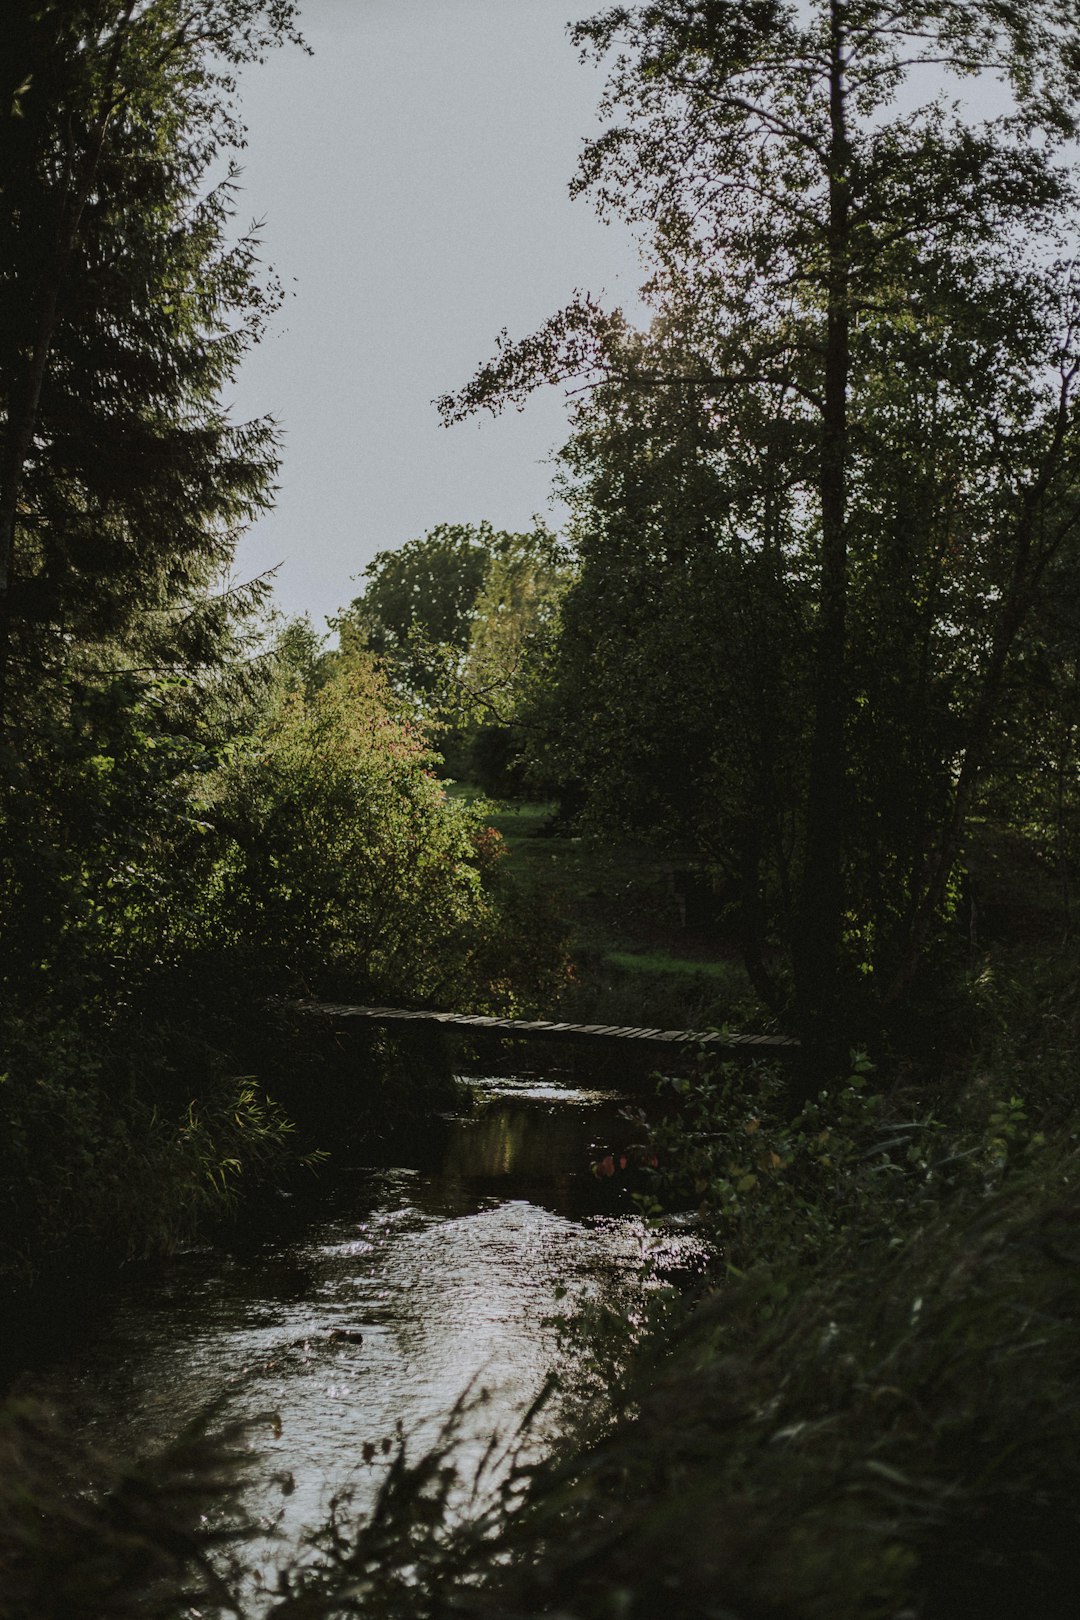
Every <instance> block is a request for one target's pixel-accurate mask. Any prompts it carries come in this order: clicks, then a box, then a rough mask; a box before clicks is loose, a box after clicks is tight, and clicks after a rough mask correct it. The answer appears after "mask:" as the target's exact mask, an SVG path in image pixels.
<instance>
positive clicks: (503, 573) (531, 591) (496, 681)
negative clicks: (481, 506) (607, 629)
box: [334, 523, 567, 794]
mask: <svg viewBox="0 0 1080 1620" xmlns="http://www.w3.org/2000/svg"><path fill="white" fill-rule="evenodd" d="M364 578H365V579H366V580H367V582H368V583H367V584H366V586H365V588H364V591H363V594H362V595H360V596H358V597H357V598H356V600H355V601H354V602H353V603H352V604H351V605H350V606H349V607H348V608H347V609H346V610H345V612H344V613H343V614H342V615H341V616H340V618H339V619H338V620H336V621H334V623H335V628H336V629H337V630H338V631H339V633H340V637H341V648H342V656H343V658H344V660H345V661H346V662H347V661H348V658H349V657H350V656H351V654H352V652H353V650H354V649H356V648H359V649H366V650H367V651H370V652H374V653H376V654H377V655H378V656H379V657H380V658H381V659H382V660H383V661H384V663H385V665H386V668H387V669H388V671H389V672H390V675H391V679H392V680H393V681H394V683H395V685H396V686H397V688H398V690H399V691H401V692H402V693H403V694H406V695H408V696H409V697H411V698H412V699H413V700H414V701H415V702H416V703H417V704H418V705H419V707H420V709H421V711H422V712H423V713H424V714H425V715H426V717H427V718H428V719H429V720H433V721H435V722H436V723H437V724H438V725H439V727H440V728H441V730H442V733H443V736H442V739H441V747H442V750H443V753H444V755H445V756H446V759H447V764H448V768H449V771H450V774H455V775H456V774H462V775H464V776H466V777H468V778H469V779H470V780H473V781H476V782H478V783H479V784H480V785H481V786H482V787H483V788H484V789H485V791H489V792H492V793H496V794H498V793H506V792H513V791H515V790H520V786H521V781H520V773H518V774H517V775H515V757H516V755H517V754H519V753H520V741H519V739H518V737H517V734H516V729H515V726H516V722H517V721H518V720H519V719H520V715H521V710H522V708H523V706H524V702H525V695H526V693H527V692H528V691H529V689H530V685H531V683H532V682H533V681H534V679H535V672H536V668H537V662H538V655H539V653H540V650H541V649H542V648H543V647H544V646H546V644H547V641H548V638H549V636H550V634H551V631H552V629H553V626H554V623H555V619H556V614H557V608H558V602H559V599H560V596H561V594H562V591H563V589H564V588H565V584H566V578H567V570H566V557H565V554H564V551H563V548H562V547H561V546H560V544H559V542H558V541H557V540H556V539H555V537H554V536H553V535H552V534H551V533H550V532H549V531H548V530H547V529H545V528H544V527H543V526H542V525H540V526H538V527H537V528H536V529H534V530H531V531H530V532H529V533H527V534H510V533H506V532H504V531H501V530H495V529H493V528H492V526H491V525H490V524H489V523H480V524H477V525H465V524H440V525H439V526H438V527H437V528H435V529H432V530H431V532H430V533H429V534H426V535H424V536H423V537H422V538H421V539H419V540H410V541H408V542H407V544H405V545H404V546H401V547H400V548H399V549H398V550H396V551H382V552H379V553H378V555H377V556H376V557H375V558H374V559H373V561H372V562H371V563H370V564H369V565H368V567H367V568H366V569H365V571H364Z"/></svg>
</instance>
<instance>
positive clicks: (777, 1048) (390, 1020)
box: [284, 1001, 800, 1058]
mask: <svg viewBox="0 0 1080 1620" xmlns="http://www.w3.org/2000/svg"><path fill="white" fill-rule="evenodd" d="M284 1005H285V1006H286V1008H288V1009H289V1010H290V1011H292V1012H299V1013H310V1014H313V1015H315V1016H317V1017H322V1018H327V1019H331V1020H333V1021H335V1022H337V1021H339V1020H350V1021H351V1020H354V1019H355V1020H358V1021H365V1022H367V1023H369V1024H375V1025H384V1026H393V1025H395V1024H426V1025H436V1026H439V1027H441V1028H442V1029H444V1030H447V1031H453V1030H460V1031H461V1032H462V1033H463V1034H480V1033H486V1034H489V1035H499V1036H502V1037H504V1038H506V1039H512V1040H519V1039H527V1040H532V1039H537V1040H548V1041H563V1042H567V1043H573V1044H575V1045H578V1046H580V1045H584V1044H589V1043H599V1042H601V1041H608V1042H610V1041H637V1042H640V1043H642V1044H644V1045H649V1044H651V1045H654V1046H664V1047H669V1048H670V1047H682V1048H683V1049H684V1050H685V1048H687V1047H704V1048H705V1049H706V1050H708V1051H719V1052H723V1053H725V1054H727V1055H729V1056H739V1057H770V1058H792V1057H795V1056H796V1054H797V1053H798V1052H799V1050H800V1043H799V1042H798V1041H797V1040H795V1039H794V1038H793V1037H792V1036H790V1035H733V1034H731V1033H730V1032H729V1031H727V1030H702V1029H637V1028H633V1027H630V1026H626V1025H621V1024H557V1023H551V1022H549V1021H548V1020H546V1019H540V1018H487V1017H484V1016H482V1015H480V1014H477V1013H447V1012H423V1011H414V1010H412V1009H409V1008H405V1007H350V1006H342V1005H339V1004H337V1003H334V1002H325V1001H289V1002H286V1003H285V1004H284Z"/></svg>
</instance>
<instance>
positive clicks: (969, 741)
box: [443, 0, 1078, 1068]
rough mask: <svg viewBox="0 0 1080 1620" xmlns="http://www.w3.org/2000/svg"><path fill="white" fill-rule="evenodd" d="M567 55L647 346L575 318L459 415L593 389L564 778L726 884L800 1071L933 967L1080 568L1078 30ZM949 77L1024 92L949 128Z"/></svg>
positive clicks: (876, 28) (874, 31)
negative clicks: (637, 550)
mask: <svg viewBox="0 0 1080 1620" xmlns="http://www.w3.org/2000/svg"><path fill="white" fill-rule="evenodd" d="M574 35H575V38H576V40H577V42H578V43H579V44H580V46H581V47H582V50H583V51H584V52H585V53H587V54H595V55H596V56H598V57H600V58H602V59H604V60H605V61H606V63H607V64H608V67H609V69H610V76H609V83H608V90H607V95H606V98H605V102H604V104H603V109H602V110H603V112H604V114H605V115H606V117H607V127H606V128H605V129H604V131H603V132H602V133H601V134H600V135H599V136H598V137H597V138H596V139H594V140H592V141H591V142H589V143H588V145H587V146H586V148H585V153H584V157H583V160H582V165H581V169H580V171H579V176H578V180H577V182H576V189H577V190H579V191H581V192H588V193H589V194H590V195H591V196H592V197H593V198H594V200H595V201H596V203H597V206H598V208H599V210H600V212H601V213H602V214H608V215H619V216H621V217H622V218H624V219H625V220H627V221H629V222H630V223H631V224H632V225H633V226H634V227H636V228H637V229H638V230H639V232H640V233H641V236H642V239H643V243H644V247H645V251H646V257H647V265H648V270H649V281H648V283H647V287H646V296H647V297H648V298H649V299H650V300H651V303H652V305H653V308H654V310H655V312H656V313H655V320H654V322H653V325H652V327H651V329H650V330H649V331H648V332H647V333H645V334H635V333H633V332H631V331H630V330H629V329H628V327H627V325H626V323H625V321H624V320H622V319H621V318H619V317H617V316H607V315H605V314H604V313H603V312H602V311H600V310H598V309H597V308H596V307H595V306H594V305H593V304H592V303H591V302H590V301H589V300H579V301H577V302H576V303H575V304H572V305H571V306H569V307H568V309H566V310H565V311H563V312H562V314H561V315H559V316H556V317H554V318H553V319H552V321H550V322H549V323H548V324H547V325H546V326H545V327H544V328H543V329H542V330H541V331H540V332H539V333H537V334H536V335H535V336H534V337H532V338H527V339H525V340H523V341H521V342H519V343H512V342H510V341H509V340H508V339H505V338H504V339H503V340H502V341H501V343H500V348H499V351H498V354H497V355H496V357H495V359H494V360H493V361H492V362H491V363H490V364H489V365H488V366H486V367H484V368H482V369H481V371H480V372H479V373H478V374H477V377H476V378H475V379H474V381H473V382H472V383H471V384H469V385H468V386H467V387H466V388H465V389H463V390H462V391H461V393H460V394H459V395H458V396H456V397H451V398H448V399H446V400H445V401H443V407H444V410H445V412H446V414H447V416H448V417H449V418H451V419H453V418H455V417H457V416H459V415H461V414H463V413H465V412H467V411H469V410H473V409H476V408H478V407H480V406H490V407H492V408H493V409H497V408H499V407H500V406H501V405H502V404H504V403H506V402H508V401H517V400H519V399H520V398H521V397H523V395H524V394H525V393H527V392H528V390H529V389H530V388H532V387H534V386H537V385H538V384H539V383H541V382H549V381H559V380H571V379H573V380H580V379H584V380H585V382H586V384H587V386H588V387H589V388H590V389H591V390H592V397H591V398H590V397H586V399H585V402H584V403H583V404H582V405H581V406H580V408H579V411H578V421H577V430H576V433H575V437H574V439H573V440H572V441H571V445H570V447H569V450H568V452H567V463H568V466H569V468H570V471H571V474H572V477H573V480H574V482H575V487H576V489H577V491H578V494H577V497H576V498H577V500H578V506H579V510H578V514H577V518H576V534H577V542H578V545H579V549H580V554H581V557H582V569H581V574H580V577H579V580H578V582H577V583H576V584H575V585H574V586H573V587H572V588H571V592H570V595H569V598H568V600H567V602H566V604H565V608H564V624H565V626H566V630H565V633H564V637H563V640H562V642H561V643H560V647H559V649H558V651H557V653H556V655H555V661H554V668H555V670H556V672H557V675H556V679H557V693H558V696H557V699H556V703H555V707H554V714H553V721H552V724H551V726H550V727H549V733H548V734H549V736H555V737H556V738H557V740H556V741H555V742H554V743H553V744H552V748H553V752H554V757H555V759H556V762H557V765H558V767H559V768H560V769H561V772H562V776H563V780H564V781H566V782H567V783H568V785H569V787H570V788H571V789H573V790H575V791H579V792H584V793H585V794H586V795H591V797H592V802H593V804H594V806H595V807H596V809H595V813H596V816H597V818H598V819H599V818H602V817H603V816H604V815H605V814H607V813H614V814H618V815H621V814H623V813H625V812H624V811H623V809H622V807H623V806H629V807H630V813H631V814H636V815H638V816H639V817H640V820H641V821H642V822H646V821H647V820H648V821H651V824H652V827H653V829H654V830H655V833H657V834H659V835H660V836H670V829H671V826H672V821H673V819H674V822H675V825H677V826H680V827H687V826H689V827H691V828H692V830H693V833H694V836H695V838H696V839H697V840H698V847H699V848H700V849H701V851H702V852H703V853H705V852H708V853H710V854H711V853H712V852H717V853H716V856H715V858H716V859H718V860H719V861H721V862H722V863H723V865H724V867H725V868H727V869H729V870H730V871H732V872H733V873H735V874H737V886H738V888H739V890H740V892H741V899H740V902H739V910H740V918H739V928H740V932H741V934H742V938H743V945H744V950H745V952H746V955H747V961H748V967H750V970H751V972H752V974H753V976H754V979H755V984H756V985H757V986H758V987H759V989H760V991H761V993H762V994H763V995H765V996H766V997H767V999H770V1000H771V1001H772V1002H773V1003H774V1004H775V1005H777V1006H780V1005H782V1004H783V1003H784V1002H785V1001H786V1000H788V999H791V1000H792V1001H793V1011H794V1014H795V1016H796V1018H797V1020H798V1022H799V1023H800V1025H801V1027H802V1030H803V1033H804V1036H805V1037H806V1038H807V1039H808V1040H809V1041H810V1042H811V1043H812V1044H813V1046H814V1047H815V1048H821V1049H822V1055H823V1056H824V1050H823V1048H822V1043H824V1046H825V1047H828V1046H829V1042H830V1040H833V1039H836V1038H838V1036H837V1031H838V1030H839V1029H840V1028H841V1027H843V1025H844V1023H845V1020H847V1021H850V1019H851V1018H852V1016H853V1015H854V1011H855V1009H857V1007H858V1004H859V1003H860V1002H863V1003H865V1002H866V1001H868V1000H869V1001H870V1002H872V1003H876V1006H877V1010H878V1015H879V1016H880V1014H881V1010H882V1009H883V1008H886V1007H889V1006H890V1005H891V1006H896V1005H898V1004H899V1003H900V1002H901V1000H902V998H903V997H904V996H905V995H906V994H907V992H908V990H909V989H910V986H911V983H912V980H913V977H914V975H915V974H916V972H917V970H918V968H919V966H920V964H921V963H922V962H924V961H925V957H926V952H927V949H928V946H929V943H930V941H931V938H932V936H933V934H934V931H935V929H938V928H940V926H941V924H942V921H943V919H944V918H945V917H946V916H947V914H948V912H949V909H950V903H951V902H950V895H951V884H952V878H953V872H954V869H955V866H956V863H957V860H958V858H959V856H960V853H961V849H962V844H963V836H964V830H965V827H966V825H967V821H968V817H969V815H970V813H971V811H972V809H973V807H974V805H975V803H976V799H977V793H978V791H979V790H980V788H981V786H982V785H983V784H984V783H985V782H986V781H987V778H988V773H989V772H990V770H991V768H992V765H993V764H994V747H993V742H992V739H993V735H994V728H995V725H996V724H997V723H998V721H999V720H1000V718H1001V717H1002V715H1003V714H1004V712H1005V710H1006V708H1007V706H1008V696H1007V694H1008V689H1009V686H1010V681H1011V677H1012V675H1013V673H1014V672H1015V671H1017V669H1018V668H1019V665H1018V659H1019V657H1020V656H1021V646H1022V639H1023V633H1024V627H1025V625H1027V624H1029V622H1030V620H1031V615H1032V612H1033V608H1034V604H1035V601H1036V599H1037V598H1038V596H1039V594H1040V591H1041V590H1042V587H1043V582H1044V581H1045V580H1046V579H1047V578H1048V577H1049V574H1050V572H1052V571H1053V570H1054V569H1055V568H1056V567H1057V566H1058V565H1059V564H1060V566H1061V567H1062V568H1063V569H1068V568H1070V567H1071V566H1072V564H1071V563H1070V562H1069V559H1070V558H1072V556H1073V552H1074V548H1075V543H1076V522H1075V502H1074V501H1073V499H1072V496H1071V491H1072V488H1073V485H1074V482H1075V477H1076V457H1077V440H1076V422H1077V413H1076V399H1075V390H1076V382H1077V375H1078V372H1077V364H1076V356H1075V330H1076V322H1075V313H1076V282H1075V275H1074V272H1073V270H1072V269H1071V268H1070V266H1071V262H1072V251H1073V243H1074V240H1075V200H1076V199H1075V184H1074V179H1073V177H1072V175H1071V174H1070V173H1069V171H1068V168H1067V165H1066V163H1065V158H1066V156H1067V154H1066V152H1065V149H1064V148H1065V143H1066V142H1067V140H1068V137H1069V134H1070V132H1071V131H1072V130H1073V129H1074V128H1075V120H1076V114H1077V104H1076V99H1075V82H1076V81H1075V74H1074V71H1073V64H1074V62H1075V59H1076V56H1077V50H1078V44H1077V34H1076V29H1075V22H1074V20H1073V19H1066V18H1065V17H1064V15H1063V13H1062V11H1061V8H1060V7H1058V6H1056V5H1055V4H1051V3H1047V4H1044V5H1038V6H1028V7H1025V8H1023V9H1021V8H1020V7H1018V6H1013V5H1004V6H998V5H996V4H995V5H989V4H988V5H982V4H973V5H971V6H967V7H963V8H956V7H952V6H936V5H923V4H911V5H900V6H895V5H889V6H886V5H883V4H876V3H869V0H867V3H862V0H860V3H858V4H850V5H849V4H836V3H832V4H826V3H824V0H822V3H819V4H815V5H814V6H812V7H808V8H801V9H797V8H795V7H794V6H790V5H784V4H779V3H778V4H768V5H761V6H754V7H751V8H740V7H733V6H728V5H725V4H721V3H719V0H718V3H715V4H714V3H712V0H704V3H693V4H691V3H690V0H674V3H671V4H663V5H649V6H638V7H615V8H612V9H609V10H608V11H605V12H604V13H602V14H601V15H599V16H597V17H595V18H592V19H590V20H586V21H583V22H581V23H579V24H577V25H575V28H574ZM948 72H952V73H953V74H954V75H955V76H956V77H957V78H958V79H959V80H960V81H962V80H963V79H964V78H965V77H975V76H979V75H983V76H987V75H995V76H997V77H999V78H1000V79H1002V80H1003V81H1005V82H1006V83H1007V84H1008V86H1009V94H1008V95H1006V96H1004V97H1003V100H1004V101H1005V102H1006V103H1008V102H1009V96H1011V104H1008V105H1006V107H1005V110H1003V111H1002V112H1001V113H1000V114H999V115H997V116H992V117H990V118H988V119H985V120H981V121H980V120H979V119H978V118H977V117H976V116H974V115H970V116H968V115H965V114H964V113H963V111H962V110H961V109H960V108H959V107H958V106H957V105H954V104H953V102H951V101H950V100H949V99H948V97H947V96H945V95H944V94H942V93H941V80H942V76H943V74H945V73H948ZM901 92H903V94H904V97H905V101H904V105H903V111H902V112H901V111H900V110H899V106H900V103H899V99H898V98H899V97H900V94H901ZM920 96H922V97H923V98H924V99H923V100H922V101H921V102H920V100H919V98H920ZM912 102H914V106H912ZM639 540H641V541H642V542H643V546H644V560H642V561H641V562H640V564H638V563H637V562H636V560H635V556H634V547H635V544H636V543H637V542H638V541H639ZM650 565H651V566H650ZM628 578H629V583H628V584H624V581H626V580H627V579H628ZM669 648H670V649H671V650H672V653H673V656H672V657H669ZM695 651H696V653H697V655H698V662H697V663H695V659H694V652H695ZM623 690H625V694H626V701H625V702H624V703H620V702H619V700H618V696H617V694H619V693H620V692H621V691H623ZM575 721H576V734H575ZM567 736H569V737H570V739H571V740H570V741H569V743H567V742H566V741H565V738H566V737H567ZM627 783H632V784H633V786H634V788H636V790H637V791H636V792H628V791H627V790H626V784H627ZM778 952H779V953H781V954H782V958H783V959H784V960H786V962H787V963H788V964H789V968H790V977H789V976H788V974H786V973H785V974H783V975H781V976H779V977H777V976H776V975H775V973H774V972H773V963H774V962H775V959H776V956H777V953H778ZM841 991H843V995H842V996H841ZM838 998H840V999H838ZM841 1001H842V1002H843V1006H841ZM827 1067H828V1064H826V1068H827Z"/></svg>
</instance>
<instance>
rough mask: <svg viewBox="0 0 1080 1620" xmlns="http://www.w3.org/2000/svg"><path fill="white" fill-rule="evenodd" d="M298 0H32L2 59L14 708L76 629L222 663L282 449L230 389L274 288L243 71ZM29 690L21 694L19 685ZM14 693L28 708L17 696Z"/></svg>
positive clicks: (5, 572) (162, 656)
mask: <svg viewBox="0 0 1080 1620" xmlns="http://www.w3.org/2000/svg"><path fill="white" fill-rule="evenodd" d="M294 9H295V8H294V7H293V6H292V5H291V4H289V3H287V0H207V3H200V4H195V3H192V0H187V3H185V0H79V3H76V4H71V5H63V6H61V5H57V4H46V5H41V4H38V3H36V0H15V3H13V4H12V5H10V6H9V7H8V8H7V11H6V13H5V50H4V56H3V65H2V68H0V73H2V75H3V77H2V82H0V261H2V262H3V264H4V266H5V272H6V273H5V275H4V277H3V280H2V282H0V426H2V441H0V713H2V714H3V716H4V718H5V719H6V720H8V721H9V722H18V721H19V719H20V715H19V707H20V694H26V693H31V692H33V690H34V688H35V686H36V683H37V681H38V679H39V678H40V677H41V676H42V674H43V673H44V672H45V671H46V670H47V669H48V668H50V667H53V668H55V667H56V665H57V664H58V663H63V662H64V661H65V659H66V658H67V656H68V655H67V651H66V649H69V648H70V647H71V645H72V643H73V641H74V642H75V643H77V644H80V645H82V646H84V647H86V646H92V645H100V644H102V643H104V642H109V643H111V644H113V645H114V646H117V645H118V646H121V647H123V649H124V653H125V656H127V655H129V654H130V655H132V657H131V660H130V661H132V662H140V663H143V664H150V665H156V666H161V665H163V664H164V665H168V664H170V663H173V662H176V661H178V662H179V663H181V664H184V665H191V664H192V663H195V664H198V663H200V662H204V663H205V662H207V661H212V659H213V643H214V637H215V631H216V630H217V629H218V628H219V627H220V624H221V620H222V617H223V613H222V610H221V608H220V607H215V606H214V605H213V604H212V603H211V602H210V601H208V599H207V588H208V586H209V585H210V584H211V582H213V581H214V580H215V579H217V578H219V577H220V576H221V575H222V574H223V573H225V572H227V569H228V566H229V564H230V562H231V557H232V550H233V544H234V541H235V537H236V535H237V533H238V531H239V529H240V527H241V526H242V525H243V524H244V523H245V522H246V521H248V520H249V519H250V518H251V517H252V516H253V515H254V514H256V513H257V512H258V511H259V510H260V509H261V508H262V507H264V506H265V505H266V503H267V501H268V499H269V491H270V485H271V480H272V476H273V472H274V469H275V465H276V459H275V446H274V429H273V424H272V423H269V422H256V423H249V424H246V425H243V426H235V425H232V424H231V423H230V422H229V421H228V419H227V417H226V415H225V413H224V411H223V409H222V406H221V404H220V394H221V389H222V387H223V385H224V384H225V383H227V382H228V381H229V380H230V379H231V378H232V377H233V376H234V375H235V372H236V368H237V366H238V364H239V361H240V359H241V357H242V355H243V353H244V351H245V350H246V348H247V347H248V346H249V345H250V343H251V342H252V341H254V340H255V338H256V337H257V335H258V332H259V329H260V324H261V320H262V318H263V316H264V314H265V312H266V310H267V308H268V307H269V305H271V304H272V302H273V298H274V296H275V294H274V291H273V288H272V287H271V288H270V289H269V290H266V289H264V288H263V286H262V285H261V283H260V281H259V279H258V276H257V273H256V272H257V241H256V238H255V236H254V235H253V234H248V235H247V236H246V237H242V238H241V239H240V240H239V241H238V242H231V241H230V234H231V229H232V215H233V209H234V198H235V186H236V174H237V171H236V169H235V168H234V167H231V168H230V169H229V170H228V172H227V175H226V177H225V178H224V179H223V180H221V181H218V182H216V183H212V182H211V176H212V175H213V174H214V173H215V171H216V170H220V168H221V165H222V158H223V157H224V155H225V154H226V153H227V151H228V149H229V148H230V146H235V145H236V144H237V143H238V142H240V141H241V140H242V131H241V129H240V126H239V125H238V123H237V121H236V118H235V115H234V113H233V110H232V105H231V98H232V91H233V88H234V85H233V79H232V77H231V75H232V73H233V71H234V70H235V68H236V67H238V66H239V65H241V64H242V63H245V62H249V61H251V60H253V59H256V58H258V57H260V56H261V55H262V54H263V53H264V52H265V51H266V50H267V49H268V48H269V47H270V46H272V45H274V44H275V43H277V42H278V41H279V40H280V39H282V38H283V37H285V36H286V35H289V34H290V33H291V31H292V18H293V14H294ZM13 687H14V694H12V688H13ZM13 704H14V708H13V707H12V705H13Z"/></svg>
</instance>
